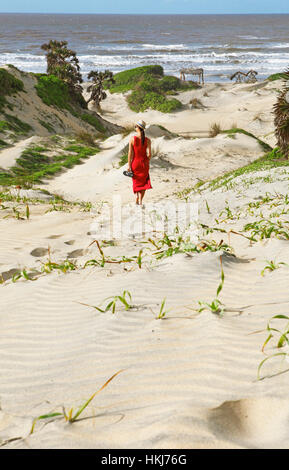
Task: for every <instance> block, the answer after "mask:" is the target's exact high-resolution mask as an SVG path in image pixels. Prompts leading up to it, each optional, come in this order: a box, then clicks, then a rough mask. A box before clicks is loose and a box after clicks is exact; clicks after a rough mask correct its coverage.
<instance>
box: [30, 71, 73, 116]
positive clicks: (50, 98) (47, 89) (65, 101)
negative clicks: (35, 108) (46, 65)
mask: <svg viewBox="0 0 289 470" xmlns="http://www.w3.org/2000/svg"><path fill="white" fill-rule="evenodd" d="M37 80H38V84H37V85H35V88H36V91H37V94H38V96H39V97H40V98H41V99H42V101H43V103H45V104H47V105H48V106H56V107H57V108H60V109H68V110H69V111H71V109H72V107H71V97H70V94H69V89H68V85H67V84H66V83H65V82H64V81H63V80H61V79H60V78H58V77H56V76H55V75H40V76H37Z"/></svg>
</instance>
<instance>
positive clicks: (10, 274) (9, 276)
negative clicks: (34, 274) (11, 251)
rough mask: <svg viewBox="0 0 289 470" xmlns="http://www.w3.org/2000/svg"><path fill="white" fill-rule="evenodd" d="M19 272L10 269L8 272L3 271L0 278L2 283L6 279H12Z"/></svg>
mask: <svg viewBox="0 0 289 470" xmlns="http://www.w3.org/2000/svg"><path fill="white" fill-rule="evenodd" d="M19 272H20V270H19V269H15V268H12V269H9V271H4V272H3V273H1V276H0V277H1V279H3V280H4V281H7V280H8V279H12V277H13V276H14V274H18V273H19Z"/></svg>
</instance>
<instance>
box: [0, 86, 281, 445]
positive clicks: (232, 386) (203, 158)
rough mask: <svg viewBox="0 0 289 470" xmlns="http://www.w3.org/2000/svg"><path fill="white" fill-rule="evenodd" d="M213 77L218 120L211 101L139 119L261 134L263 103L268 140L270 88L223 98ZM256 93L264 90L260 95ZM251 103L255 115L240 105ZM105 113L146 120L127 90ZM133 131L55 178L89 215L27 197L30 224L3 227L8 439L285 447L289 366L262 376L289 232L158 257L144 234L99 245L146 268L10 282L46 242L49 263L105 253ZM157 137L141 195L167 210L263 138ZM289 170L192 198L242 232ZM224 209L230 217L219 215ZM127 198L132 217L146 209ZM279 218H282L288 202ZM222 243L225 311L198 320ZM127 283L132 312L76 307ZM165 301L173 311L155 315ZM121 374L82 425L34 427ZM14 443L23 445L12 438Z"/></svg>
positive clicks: (117, 267) (248, 157)
mask: <svg viewBox="0 0 289 470" xmlns="http://www.w3.org/2000/svg"><path fill="white" fill-rule="evenodd" d="M275 86H276V85H275ZM206 87H207V88H208V93H209V94H210V93H211V94H212V95H213V96H214V97H215V98H214V99H215V101H214V103H215V104H216V105H217V104H218V105H219V106H220V105H221V104H222V103H223V104H224V113H223V114H222V112H221V111H220V110H218V109H217V107H215V108H214V107H213V104H212V102H211V106H212V107H213V109H211V111H197V110H196V111H195V110H194V111H191V110H185V111H183V112H181V113H177V114H176V115H174V116H166V115H161V114H160V113H155V112H152V111H149V112H147V113H141V115H140V116H141V117H142V118H143V119H145V120H146V121H147V122H149V123H150V124H153V123H155V124H156V123H157V124H160V123H161V124H163V125H165V127H167V128H169V129H170V130H171V131H174V132H180V130H182V131H188V132H190V133H192V134H194V133H196V134H197V132H198V131H203V132H204V134H205V133H206V132H207V131H208V122H209V121H210V120H212V119H213V118H214V117H215V118H216V120H218V121H219V122H220V121H222V122H223V123H224V125H225V124H226V120H227V121H228V122H230V124H231V118H232V119H233V115H234V113H235V116H236V118H237V117H238V116H239V118H238V126H239V127H245V129H247V130H250V131H252V132H253V128H252V127H251V126H253V125H255V123H251V122H250V121H249V120H248V115H249V113H251V114H252V115H253V113H255V112H262V113H263V114H264V115H266V116H267V117H268V122H267V121H266V122H265V123H264V124H262V125H261V124H260V129H259V130H260V132H259V133H258V132H255V134H256V135H258V136H260V137H261V138H262V137H264V135H265V134H266V133H272V132H273V127H272V117H271V116H269V112H270V109H271V108H270V107H271V102H273V101H274V94H273V93H272V88H273V85H272V84H267V85H266V86H264V87H260V88H259V89H258V88H257V90H256V88H253V87H252V85H251V88H252V89H251V90H250V88H249V85H240V86H237V85H230V84H228V85H222V88H225V89H226V91H221V93H222V94H221V95H220V96H219V95H218V93H219V92H218V89H219V88H220V87H218V86H217V85H215V86H213V85H212V84H210V85H206ZM238 90H239V91H240V94H239V95H238V93H239V91H238ZM256 91H258V92H260V93H262V94H263V95H262V97H263V98H262V100H261V99H260V95H257V94H256ZM198 93H201V91H198ZM234 93H236V95H235V94H234ZM226 94H227V95H226ZM229 94H230V97H229ZM225 96H226V99H225ZM222 97H223V99H222ZM183 99H185V97H183ZM186 99H187V98H186ZM240 102H242V106H248V109H249V108H250V109H251V111H238V109H237V106H241V105H240V104H239V103H240ZM237 103H238V104H237ZM246 103H247V104H246ZM254 103H255V105H254ZM105 107H106V110H107V112H106V115H105V118H106V119H108V120H109V119H111V120H112V121H113V118H112V116H113V114H112V109H114V112H115V120H114V122H117V123H118V124H123V123H125V122H126V123H129V122H133V121H134V120H135V118H136V116H135V115H133V113H131V112H127V111H126V110H125V109H124V105H123V100H122V97H120V96H119V95H118V96H116V95H113V96H111V97H109V99H108V100H107V102H104V104H103V108H105ZM109 110H110V113H111V116H110V117H108V114H109ZM121 110H122V111H121ZM225 110H226V111H225ZM229 110H230V111H229ZM256 110H257V111H256ZM206 113H207V118H206V117H205V116H206ZM188 115H190V116H195V117H196V119H195V120H194V119H193V118H191V119H188ZM202 115H203V120H202V119H201V116H202ZM137 117H139V115H137ZM246 119H247V120H246ZM269 119H270V121H269ZM242 122H243V123H247V125H246V126H245V125H244V124H243V125H242ZM196 123H197V124H196ZM152 130H153V129H152ZM148 134H149V129H148ZM128 139H129V137H128V136H127V137H125V138H124V139H123V138H122V137H121V136H118V137H116V136H114V137H111V138H110V139H108V140H107V141H106V142H105V144H104V145H103V148H102V151H101V153H98V154H96V155H95V156H92V157H90V158H89V159H88V160H87V161H86V162H85V163H84V164H83V165H80V166H76V167H75V168H73V169H71V170H69V171H67V172H65V173H63V174H62V175H60V176H59V177H57V178H55V179H53V180H51V181H50V182H48V183H47V184H46V187H47V188H49V190H51V191H55V192H57V193H60V194H63V195H65V196H66V197H68V198H70V199H71V200H75V199H79V200H87V201H92V202H93V203H94V212H93V211H92V212H82V211H81V210H80V208H79V207H77V206H75V207H74V208H73V209H72V210H71V212H69V213H68V212H61V211H59V212H55V211H54V212H46V211H47V209H48V208H49V206H48V204H47V202H46V203H45V204H42V205H41V204H38V205H35V206H33V205H32V204H31V206H30V211H31V215H30V219H29V220H16V219H15V218H6V219H3V220H2V221H1V224H0V237H1V240H2V243H1V250H0V272H2V273H6V274H5V276H6V277H8V280H7V281H6V282H5V284H4V285H2V286H1V314H0V322H1V331H2V335H1V340H0V351H1V354H0V360H1V370H2V374H1V379H0V400H1V411H0V418H1V419H0V442H1V440H2V444H4V443H5V448H9V447H10V448H64V447H68V448H109V449H113V448H164V449H165V448H266V447H269V448H288V439H287V435H288V419H287V418H288V415H287V413H288V407H287V401H288V377H289V376H288V374H286V373H283V374H276V373H278V371H279V366H280V361H278V360H276V361H274V360H272V362H270V361H268V362H267V364H266V365H264V369H263V370H262V375H263V374H264V375H266V379H264V380H260V381H258V380H257V368H258V365H259V363H260V361H261V360H262V359H263V358H264V357H265V356H264V354H263V353H262V352H261V348H262V344H263V343H264V340H265V338H266V336H267V335H266V331H263V332H262V333H255V332H256V331H259V330H265V328H266V324H267V321H268V320H269V319H270V318H271V317H272V315H276V314H284V315H287V314H288V306H289V298H288V280H289V268H288V267H287V266H285V265H280V267H279V269H276V270H275V271H273V272H272V273H270V272H266V273H265V275H264V276H261V274H260V272H261V270H262V269H263V268H264V267H265V265H266V260H275V261H276V262H280V261H282V262H286V263H289V252H288V241H286V240H283V239H277V238H276V237H273V238H271V239H266V240H261V241H257V242H255V243H250V242H249V241H248V240H247V239H246V238H244V237H241V236H238V235H234V234H231V235H230V236H229V237H228V235H227V234H226V233H221V232H213V233H210V234H208V235H205V234H202V233H200V237H201V238H202V239H203V238H205V239H207V240H210V241H211V242H212V240H216V241H217V242H219V241H220V240H221V239H223V240H224V242H225V243H228V242H229V244H230V245H231V246H232V247H233V249H234V252H235V255H236V256H235V257H234V256H230V255H228V254H225V253H224V252H220V251H218V252H204V253H199V254H192V256H189V255H186V254H184V253H179V254H176V255H174V256H171V257H167V258H164V259H161V260H156V257H155V256H154V255H153V254H152V253H153V251H151V250H150V249H149V246H150V247H151V248H153V247H152V246H151V245H148V244H143V243H142V241H145V240H146V239H147V237H145V236H144V237H143V238H142V239H141V240H138V239H135V240H134V239H131V238H127V237H125V238H123V239H122V240H118V241H117V243H116V245H115V246H107V247H104V248H103V250H104V253H105V255H106V256H111V257H112V258H117V257H122V256H126V257H131V256H135V255H137V254H138V253H139V250H140V249H143V250H144V252H143V264H142V268H141V269H139V267H138V265H137V263H136V262H135V261H134V262H130V263H125V264H109V263H107V264H106V265H105V266H104V267H99V266H97V267H93V266H91V267H87V268H86V269H78V270H75V271H72V272H68V273H66V274H64V273H60V274H58V273H57V272H55V271H54V272H52V273H50V274H46V275H41V276H40V277H39V278H38V279H37V280H35V281H26V280H25V279H20V280H19V281H17V282H15V283H13V282H12V281H11V278H10V280H9V274H7V273H9V270H11V269H15V268H21V269H23V268H25V267H26V268H27V269H28V270H31V269H32V268H35V269H36V268H38V269H39V266H40V262H39V261H37V260H42V261H46V260H47V256H48V255H47V252H46V251H45V250H46V249H47V248H48V247H49V248H50V253H51V255H50V256H51V259H52V260H53V261H61V260H64V259H65V258H66V257H67V256H69V257H70V258H69V259H70V260H71V261H75V262H77V264H78V265H79V266H82V265H83V263H84V262H85V261H87V260H89V259H92V258H97V259H99V252H98V249H97V246H96V244H93V245H91V246H90V247H89V245H90V243H91V242H92V240H93V239H94V238H97V237H96V236H94V235H91V234H90V231H91V227H93V224H94V223H95V221H96V220H98V218H99V217H101V215H102V210H103V207H102V205H101V202H104V201H108V203H109V204H111V200H112V197H113V196H114V195H116V194H118V195H121V197H122V200H123V202H124V203H126V202H129V203H130V204H132V203H133V195H132V191H131V181H130V180H129V179H128V178H125V177H124V176H123V175H122V171H123V169H122V168H120V169H119V168H118V163H119V156H120V154H121V152H122V151H124V150H125V146H126V145H127V142H128ZM153 146H155V148H156V149H158V151H157V156H155V157H154V160H153V161H152V167H151V179H152V184H153V190H151V191H150V192H148V193H147V195H146V201H147V204H148V203H149V202H153V203H155V207H156V208H158V207H159V206H158V204H159V203H160V202H163V201H164V200H168V201H175V202H180V199H178V198H177V196H176V194H175V193H176V192H178V191H181V190H184V189H185V188H188V187H192V186H193V185H194V184H195V183H196V182H197V181H198V179H206V180H207V179H210V178H212V177H214V176H217V175H219V174H220V173H225V172H227V171H229V170H231V169H234V168H238V167H240V166H243V165H245V164H246V163H249V162H250V161H252V160H254V159H255V158H257V157H258V156H261V155H262V153H263V152H262V150H261V148H260V146H259V144H258V143H257V142H256V140H255V139H252V138H251V137H248V136H245V135H242V134H238V135H237V137H236V139H231V138H227V137H226V136H225V135H223V134H220V135H218V136H217V137H215V138H207V137H204V138H201V137H199V138H197V139H195V140H188V139H184V138H165V137H164V136H160V137H157V138H155V139H153ZM288 173H289V172H288V167H284V168H278V169H275V170H274V171H273V170H272V171H270V172H268V171H264V172H260V173H254V174H252V173H251V174H248V175H243V176H241V177H238V178H236V179H235V180H234V181H233V182H231V183H234V184H231V186H229V187H228V188H226V187H225V186H222V187H220V188H219V189H216V190H214V191H212V190H211V189H210V188H209V187H206V186H204V189H203V190H202V191H200V193H198V192H196V193H191V194H190V195H188V201H189V202H198V204H199V220H200V222H202V223H204V224H207V225H209V226H211V227H217V228H224V229H226V230H227V231H229V230H230V229H231V230H235V231H240V230H241V229H243V227H244V225H245V224H246V223H247V222H252V221H255V220H258V219H259V218H260V217H261V215H259V214H260V210H261V211H263V213H264V216H265V217H266V216H267V215H268V214H269V213H270V212H272V211H273V210H275V209H274V207H272V208H270V204H272V201H271V202H270V201H269V202H267V203H264V204H262V207H261V208H260V209H258V208H255V209H254V210H253V212H252V213H250V211H248V210H247V209H248V206H247V204H248V203H250V202H258V201H261V199H260V198H262V197H263V196H264V195H265V194H266V193H270V195H271V197H272V198H273V197H275V198H276V201H277V195H276V193H278V194H280V195H281V194H286V193H287V192H288ZM268 176H270V178H267V179H266V177H268ZM260 177H261V178H262V179H260ZM167 180H168V181H167ZM176 180H177V181H176ZM274 194H275V196H274ZM276 201H275V202H276ZM5 204H6V205H9V204H11V203H9V204H8V203H5ZM228 206H229V208H230V210H231V211H232V213H233V214H234V218H231V219H230V218H229V219H228V218H227V217H226V214H225V213H222V214H221V212H222V211H224V209H225V207H228ZM128 207H129V210H127V211H125V212H124V218H125V219H126V220H127V219H128V220H129V219H130V217H131V216H132V214H137V211H139V214H140V213H143V212H145V211H146V210H148V209H147V208H145V209H143V210H142V209H140V208H136V207H135V208H133V207H132V206H131V205H130V206H128ZM147 207H148V205H147ZM283 207H284V210H285V211H286V209H287V206H286V204H284V205H281V206H280V207H276V210H277V209H278V210H281V209H282V208H283ZM238 211H239V212H238ZM4 213H5V214H6V212H4ZM236 215H237V216H236ZM216 218H217V219H218V222H219V224H217V222H216V220H215V219H216ZM280 220H283V221H284V220H286V212H285V213H284V214H283V215H282V216H280ZM35 250H36V251H35ZM31 253H33V254H31ZM222 253H223V256H222V259H223V267H224V273H225V283H224V287H223V290H222V291H221V294H220V299H221V301H222V302H223V303H224V304H225V306H226V310H225V312H224V315H223V316H222V317H219V316H218V315H214V314H212V313H211V312H209V311H203V312H202V313H201V314H200V315H198V316H195V312H194V311H193V310H191V308H196V307H197V306H198V300H203V301H208V302H209V301H211V300H212V299H213V298H214V297H215V295H216V289H217V287H218V285H219V282H220V254H222ZM10 277H11V274H10ZM123 290H128V291H130V292H131V294H132V304H133V305H134V306H135V307H134V308H133V309H131V310H128V311H125V309H124V307H123V306H121V307H118V308H117V311H116V313H115V314H114V315H113V314H112V313H111V312H106V313H100V312H98V311H97V310H96V309H93V308H91V307H87V306H84V305H82V304H81V302H82V303H86V304H89V305H94V306H99V305H104V306H105V305H106V303H105V302H104V303H103V301H104V299H105V298H106V297H108V296H111V295H117V294H120V293H122V292H123ZM164 298H166V308H167V309H170V311H169V312H168V313H167V314H166V316H165V318H164V319H162V320H156V319H155V314H156V313H158V311H159V309H160V304H161V302H162V300H163V299H164ZM152 311H153V312H154V313H152ZM274 344H275V343H274V342H273V343H272V346H270V344H269V345H268V349H267V352H268V353H272V352H276V349H274V348H273V346H274ZM121 369H124V370H123V372H121V373H120V374H119V375H118V376H117V377H116V378H115V379H114V380H113V381H112V382H111V383H110V384H109V385H108V386H107V388H105V389H104V390H103V391H102V392H101V393H100V394H99V395H98V396H96V397H95V399H94V400H93V401H92V402H91V404H90V405H89V406H88V407H87V409H86V410H85V412H84V413H83V415H82V416H83V417H85V418H87V419H83V420H79V421H77V422H75V423H73V424H67V423H65V422H64V420H62V419H56V420H51V421H50V422H48V423H47V422H44V421H42V422H38V423H37V424H36V427H35V431H34V433H33V434H32V435H31V436H29V431H30V428H31V424H32V421H33V418H35V417H37V416H39V415H41V414H44V413H49V412H52V411H59V410H60V411H61V406H62V405H64V406H65V407H66V409H68V408H69V407H71V406H73V407H74V408H75V407H77V406H78V405H81V404H82V403H84V401H85V400H86V399H87V398H88V397H89V396H90V395H91V394H92V393H93V392H94V391H96V390H97V389H98V388H99V387H100V386H101V385H102V384H103V383H104V382H105V381H106V380H107V379H108V378H109V377H110V376H112V375H113V374H114V373H115V372H117V371H119V370H121ZM284 369H286V361H285V362H284V364H283V366H282V369H281V370H284ZM17 437H22V438H23V439H19V440H15V441H14V440H13V441H11V442H8V441H9V439H14V438H17Z"/></svg>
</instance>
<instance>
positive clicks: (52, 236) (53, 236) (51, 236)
mask: <svg viewBox="0 0 289 470" xmlns="http://www.w3.org/2000/svg"><path fill="white" fill-rule="evenodd" d="M59 237H62V234H61V235H50V236H49V237H46V238H48V239H50V240H54V239H55V238H59Z"/></svg>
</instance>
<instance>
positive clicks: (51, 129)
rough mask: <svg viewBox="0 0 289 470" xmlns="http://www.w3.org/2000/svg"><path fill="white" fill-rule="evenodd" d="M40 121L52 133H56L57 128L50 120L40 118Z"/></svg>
mask: <svg viewBox="0 0 289 470" xmlns="http://www.w3.org/2000/svg"><path fill="white" fill-rule="evenodd" d="M38 122H39V124H41V126H43V127H45V129H47V130H48V132H50V133H51V134H53V133H54V134H55V129H54V127H53V126H52V125H51V124H49V122H45V121H42V120H41V119H38Z"/></svg>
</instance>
